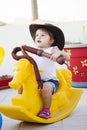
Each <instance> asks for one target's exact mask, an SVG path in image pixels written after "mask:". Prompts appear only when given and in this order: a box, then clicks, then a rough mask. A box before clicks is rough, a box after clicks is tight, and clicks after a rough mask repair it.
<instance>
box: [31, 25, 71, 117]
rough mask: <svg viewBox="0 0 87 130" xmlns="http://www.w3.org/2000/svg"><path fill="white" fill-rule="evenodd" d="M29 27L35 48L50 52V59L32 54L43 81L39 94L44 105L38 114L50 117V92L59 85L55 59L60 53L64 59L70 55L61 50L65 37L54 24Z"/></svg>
mask: <svg viewBox="0 0 87 130" xmlns="http://www.w3.org/2000/svg"><path fill="white" fill-rule="evenodd" d="M29 29H30V34H31V36H32V38H33V40H34V42H35V44H36V46H37V48H39V49H42V50H44V52H47V53H49V54H51V57H50V59H48V58H46V57H39V56H38V55H33V58H34V60H35V61H36V63H37V66H38V68H39V70H43V72H42V73H40V76H41V80H42V82H43V88H42V89H41V95H42V99H43V103H44V107H43V109H42V110H41V111H40V112H39V114H38V116H39V117H42V118H50V115H51V113H50V106H51V101H52V94H54V93H56V91H57V90H58V86H59V81H58V79H57V77H56V67H55V61H56V59H57V57H59V56H60V55H62V56H63V57H64V58H65V60H69V59H70V57H69V55H68V54H67V53H66V52H65V51H64V50H63V48H64V44H65V38H64V34H63V32H62V30H61V29H60V28H58V27H57V26H54V25H53V24H49V23H43V24H42V23H41V24H30V26H29Z"/></svg>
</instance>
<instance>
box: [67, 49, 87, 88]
mask: <svg viewBox="0 0 87 130" xmlns="http://www.w3.org/2000/svg"><path fill="white" fill-rule="evenodd" d="M65 51H66V52H68V54H69V55H70V61H68V62H67V63H68V67H69V69H70V70H71V72H72V83H73V86H75V87H87V47H76V48H74V47H73V48H70V47H68V48H65Z"/></svg>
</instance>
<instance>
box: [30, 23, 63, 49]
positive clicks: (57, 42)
mask: <svg viewBox="0 0 87 130" xmlns="http://www.w3.org/2000/svg"><path fill="white" fill-rule="evenodd" d="M39 28H44V29H46V30H48V31H50V32H51V33H52V34H53V36H54V43H53V45H52V46H58V48H59V49H60V50H62V49H63V48H64V44H65V37H64V34H63V32H62V30H61V29H60V28H59V27H56V26H54V25H52V24H30V26H29V30H30V34H31V36H32V38H33V40H34V37H35V32H36V30H37V29H39Z"/></svg>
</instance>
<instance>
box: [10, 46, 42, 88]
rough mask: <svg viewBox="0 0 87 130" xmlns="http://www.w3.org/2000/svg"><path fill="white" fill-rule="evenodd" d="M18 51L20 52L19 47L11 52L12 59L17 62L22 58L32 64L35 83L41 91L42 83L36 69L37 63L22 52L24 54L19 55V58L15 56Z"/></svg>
mask: <svg viewBox="0 0 87 130" xmlns="http://www.w3.org/2000/svg"><path fill="white" fill-rule="evenodd" d="M18 51H21V48H20V47H16V48H14V49H13V51H12V57H13V58H14V59H16V60H19V59H22V58H26V59H28V60H29V61H30V62H31V63H32V64H33V66H34V70H35V75H36V80H37V83H38V88H41V89H42V88H43V83H42V80H41V77H40V73H39V69H38V66H37V63H36V62H35V60H34V59H33V58H32V57H30V56H29V55H28V54H27V53H26V52H24V54H23V55H21V56H17V55H16V53H17V52H18Z"/></svg>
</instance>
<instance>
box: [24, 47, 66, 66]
mask: <svg viewBox="0 0 87 130" xmlns="http://www.w3.org/2000/svg"><path fill="white" fill-rule="evenodd" d="M22 48H23V50H24V51H28V52H31V53H34V54H36V55H38V56H44V57H47V58H50V57H51V54H49V53H46V52H44V51H43V50H41V49H36V48H33V47H29V46H26V45H24V46H22ZM56 61H57V63H59V64H61V65H62V64H64V63H65V58H64V57H63V56H62V55H60V56H59V57H58V58H57V59H56Z"/></svg>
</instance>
